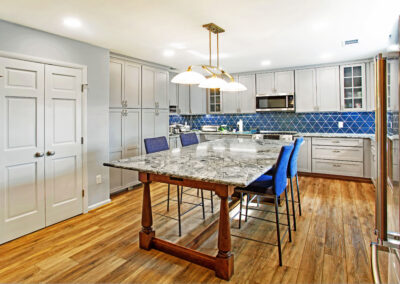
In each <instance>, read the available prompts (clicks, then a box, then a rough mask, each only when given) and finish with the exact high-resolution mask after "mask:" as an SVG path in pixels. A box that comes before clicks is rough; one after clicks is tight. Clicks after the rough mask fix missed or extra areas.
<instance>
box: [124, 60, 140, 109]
mask: <svg viewBox="0 0 400 284" xmlns="http://www.w3.org/2000/svg"><path fill="white" fill-rule="evenodd" d="M141 77H142V72H141V66H140V65H139V64H135V63H132V62H125V78H124V81H125V100H126V101H127V107H128V108H140V107H141V97H142V95H141V92H140V91H141V83H142V82H141V81H142V78H141Z"/></svg>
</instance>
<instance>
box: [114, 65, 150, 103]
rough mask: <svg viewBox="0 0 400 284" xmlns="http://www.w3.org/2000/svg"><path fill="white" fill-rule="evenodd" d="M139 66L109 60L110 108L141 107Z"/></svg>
mask: <svg viewBox="0 0 400 284" xmlns="http://www.w3.org/2000/svg"><path fill="white" fill-rule="evenodd" d="M141 97H142V96H141V65H140V64H137V63H134V62H131V61H124V60H120V59H115V58H111V60H110V108H121V107H125V108H140V107H141Z"/></svg>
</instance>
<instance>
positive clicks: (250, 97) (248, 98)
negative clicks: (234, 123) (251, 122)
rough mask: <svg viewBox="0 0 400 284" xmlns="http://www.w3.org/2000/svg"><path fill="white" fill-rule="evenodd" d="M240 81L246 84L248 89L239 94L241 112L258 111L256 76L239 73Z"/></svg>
mask: <svg viewBox="0 0 400 284" xmlns="http://www.w3.org/2000/svg"><path fill="white" fill-rule="evenodd" d="M239 82H240V83H242V84H243V85H245V86H246V88H247V90H246V91H242V92H240V93H239V94H238V106H239V112H240V113H255V112H256V76H255V75H254V74H251V75H239Z"/></svg>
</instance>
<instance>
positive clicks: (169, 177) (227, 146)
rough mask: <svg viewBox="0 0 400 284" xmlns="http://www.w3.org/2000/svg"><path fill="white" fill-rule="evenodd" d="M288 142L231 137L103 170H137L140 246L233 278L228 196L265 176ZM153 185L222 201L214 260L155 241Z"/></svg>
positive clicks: (155, 154)
mask: <svg viewBox="0 0 400 284" xmlns="http://www.w3.org/2000/svg"><path fill="white" fill-rule="evenodd" d="M288 144H289V142H285V141H277V140H248V139H241V138H231V139H229V138H227V139H220V140H216V141H210V142H206V143H200V144H197V145H192V146H189V147H184V148H176V149H171V150H169V151H162V152H158V153H153V154H148V155H142V156H138V157H132V158H129V159H122V160H118V161H114V162H110V163H104V165H105V166H109V167H116V168H122V169H128V170H134V171H139V179H140V181H141V182H142V183H143V184H144V189H143V206H142V230H141V232H140V233H139V246H140V248H142V249H146V250H150V249H152V248H154V249H157V250H160V251H163V252H165V253H168V254H171V255H174V256H176V257H179V258H182V259H185V260H188V261H190V262H193V263H196V264H198V265H201V266H204V267H207V268H209V269H212V270H214V271H215V273H216V276H218V277H220V278H222V279H226V280H229V279H230V278H231V276H232V275H233V270H234V260H233V254H232V253H231V234H230V220H229V207H228V197H230V196H231V195H232V194H233V192H234V188H235V187H237V186H238V187H245V186H247V185H248V184H250V183H251V182H253V181H254V180H256V179H257V178H258V177H259V176H261V175H262V174H264V173H265V172H267V171H268V170H269V169H270V168H271V167H272V166H273V165H274V164H275V162H276V160H277V158H278V155H279V152H280V149H281V147H282V146H283V145H288ZM152 181H155V182H162V183H168V184H174V185H177V186H186V187H193V188H201V189H205V190H212V191H214V192H215V193H216V194H217V195H218V196H219V197H220V216H219V231H218V254H217V256H215V257H214V256H210V255H207V254H204V253H200V252H198V251H195V250H192V249H189V248H185V247H183V246H179V245H177V244H173V243H170V242H167V241H165V240H162V239H159V238H156V237H155V231H154V230H153V228H152V225H153V217H152V209H151V199H150V184H151V182H152Z"/></svg>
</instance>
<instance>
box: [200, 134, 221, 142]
mask: <svg viewBox="0 0 400 284" xmlns="http://www.w3.org/2000/svg"><path fill="white" fill-rule="evenodd" d="M221 138H222V135H220V134H204V140H205V141H213V140H217V139H221Z"/></svg>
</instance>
